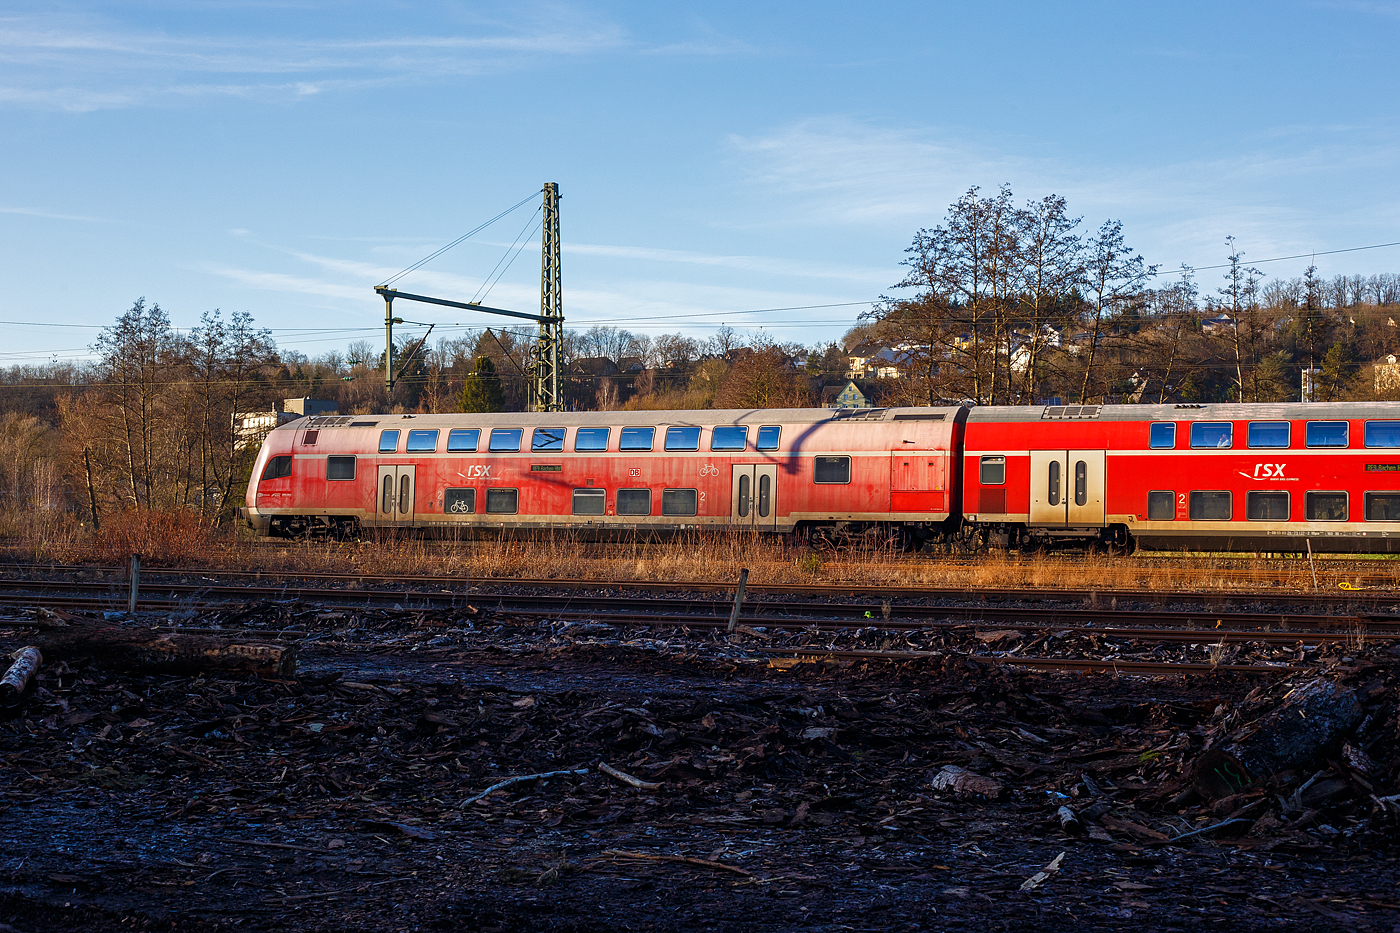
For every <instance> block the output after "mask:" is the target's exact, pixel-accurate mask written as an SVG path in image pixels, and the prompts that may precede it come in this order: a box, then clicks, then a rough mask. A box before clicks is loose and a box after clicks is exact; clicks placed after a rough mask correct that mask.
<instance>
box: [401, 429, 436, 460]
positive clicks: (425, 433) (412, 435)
mask: <svg viewBox="0 0 1400 933" xmlns="http://www.w3.org/2000/svg"><path fill="white" fill-rule="evenodd" d="M424 438H429V439H430V440H431V443H429V444H427V445H426V446H425V445H424ZM415 439H417V441H418V443H417V444H416V445H415V444H414V440H415ZM437 444H438V429H437V428H417V429H415V430H412V431H409V432H408V439H407V440H405V441H404V445H403V449H404V453H409V454H435V453H437Z"/></svg>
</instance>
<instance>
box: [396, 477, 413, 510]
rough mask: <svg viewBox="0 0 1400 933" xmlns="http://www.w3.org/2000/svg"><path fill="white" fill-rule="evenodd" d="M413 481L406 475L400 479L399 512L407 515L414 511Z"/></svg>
mask: <svg viewBox="0 0 1400 933" xmlns="http://www.w3.org/2000/svg"><path fill="white" fill-rule="evenodd" d="M412 494H413V480H411V479H409V478H408V474H407V473H405V474H404V475H403V476H400V477H399V511H400V512H403V513H404V514H407V513H409V512H412V511H413V500H412V498H410V497H411V496H412Z"/></svg>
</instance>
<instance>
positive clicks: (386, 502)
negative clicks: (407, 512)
mask: <svg viewBox="0 0 1400 933" xmlns="http://www.w3.org/2000/svg"><path fill="white" fill-rule="evenodd" d="M379 511H381V512H383V513H384V514H385V515H389V514H391V513H392V512H393V511H394V477H392V476H385V477H384V498H383V501H381V502H380V504H379Z"/></svg>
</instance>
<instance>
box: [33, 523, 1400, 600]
mask: <svg viewBox="0 0 1400 933" xmlns="http://www.w3.org/2000/svg"><path fill="white" fill-rule="evenodd" d="M5 530H7V531H8V532H9V534H7V535H6V536H5V537H6V538H7V539H8V541H9V543H10V544H11V546H12V547H13V548H14V550H15V551H17V552H20V553H22V555H23V556H24V557H25V558H26V559H34V560H53V561H59V562H66V563H95V564H105V565H112V564H118V563H123V562H125V560H126V559H127V558H128V557H129V555H130V554H131V553H133V552H136V553H140V554H141V555H142V557H143V560H144V561H145V562H146V564H147V565H148V566H152V567H157V566H166V567H171V566H181V567H192V568H198V567H207V568H211V569H230V570H235V569H236V570H244V569H247V570H270V571H301V572H307V573H362V574H410V575H420V574H432V575H439V574H441V575H452V576H461V577H464V578H467V579H471V580H488V579H491V580H596V581H599V582H619V583H623V582H629V581H638V582H649V583H678V584H684V583H716V582H718V583H732V582H733V581H734V580H735V579H736V578H737V576H738V572H739V568H741V567H747V568H749V571H750V577H749V579H750V581H751V582H752V583H753V584H756V585H758V584H765V583H769V584H773V583H788V584H801V583H812V584H858V585H873V586H891V587H894V586H899V587H917V586H934V587H953V588H957V589H961V590H964V591H966V592H969V593H976V592H977V591H979V590H990V589H1001V588H1007V589H1017V588H1032V589H1043V590H1054V589H1079V590H1085V589H1087V590H1091V591H1103V592H1102V597H1101V598H1100V599H1099V601H1100V604H1101V605H1102V604H1104V601H1105V600H1108V599H1111V598H1112V594H1113V592H1114V591H1119V590H1150V591H1153V592H1167V593H1170V592H1173V591H1181V592H1184V591H1202V590H1214V591H1230V590H1238V591H1257V590H1261V589H1272V590H1275V591H1280V590H1282V591H1297V592H1307V591H1310V590H1311V589H1312V577H1311V573H1310V571H1309V567H1308V562H1307V561H1306V560H1302V559H1292V560H1283V559H1269V560H1265V559H1255V558H1249V557H1238V556H1236V557H1228V556H1200V557H1192V558H1180V557H1175V558H1170V559H1162V558H1157V557H1153V556H1149V555H1140V556H1138V557H1135V558H1130V559H1126V558H1121V557H1109V556H1106V555H1096V554H1088V555H1084V554H1077V553H1065V554H1049V555H1044V554H1038V555H1026V556H1022V555H1019V554H1015V553H997V552H993V553H991V554H986V555H981V556H978V557H976V558H971V557H967V556H954V555H937V554H917V555H910V554H903V553H900V552H899V551H897V550H894V549H890V548H883V547H872V546H869V545H860V544H853V545H851V546H848V547H844V548H840V549H820V550H814V549H812V548H810V547H808V546H806V545H805V544H803V543H801V542H797V541H786V540H778V539H773V538H768V537H763V536H759V535H751V534H745V533H740V532H727V533H715V534H706V535H683V536H680V537H675V538H669V539H663V540H648V539H644V538H633V539H630V540H624V541H614V542H609V543H597V542H590V541H586V540H583V539H581V538H579V537H578V536H576V535H574V534H571V533H569V532H565V531H558V532H541V533H537V534H533V535H519V536H514V537H494V538H486V539H481V540H456V541H453V540H446V541H445V540H441V539H425V538H421V537H418V536H414V535H406V534H393V533H371V534H369V535H367V536H366V537H365V538H364V539H362V540H359V541H349V542H336V541H285V542H284V541H276V540H272V541H269V540H258V539H252V538H249V537H247V536H246V535H244V534H241V533H239V532H238V531H237V530H236V529H232V528H228V527H225V528H219V529H211V528H209V527H208V526H207V525H204V524H203V523H201V522H200V521H199V520H198V518H197V517H195V516H193V515H190V514H186V513H149V512H142V513H136V512H132V513H127V514H125V515H113V516H110V517H108V518H106V519H104V521H103V526H102V530H101V532H100V533H99V534H97V535H92V534H91V533H90V532H88V531H87V530H85V529H83V528H81V527H80V526H76V525H73V524H71V523H67V524H64V523H58V524H55V523H52V522H49V523H40V522H33V523H30V525H28V526H23V527H20V526H14V527H11V528H9V529H5ZM1326 564H1327V561H1321V560H1320V561H1318V567H1319V569H1318V574H1319V578H1320V580H1325V581H1327V582H1325V583H1324V584H1323V585H1324V586H1326V587H1328V588H1331V589H1336V588H1337V587H1338V585H1339V583H1341V582H1354V581H1357V580H1359V579H1360V577H1358V574H1357V571H1356V569H1355V565H1351V566H1350V567H1348V568H1341V567H1339V568H1338V569H1337V570H1329V569H1328V568H1327V566H1326ZM1365 574H1367V575H1382V577H1383V582H1382V583H1377V582H1375V580H1374V579H1373V580H1372V582H1371V583H1370V585H1369V587H1367V588H1371V589H1374V588H1375V587H1377V586H1379V585H1387V586H1393V585H1394V584H1395V583H1397V582H1400V561H1372V562H1369V564H1368V566H1367V568H1366V570H1365Z"/></svg>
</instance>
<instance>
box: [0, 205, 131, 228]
mask: <svg viewBox="0 0 1400 933" xmlns="http://www.w3.org/2000/svg"><path fill="white" fill-rule="evenodd" d="M0 214H23V215H24V216H26V217H43V218H45V219H47V220H77V221H81V222H83V223H90V224H110V223H114V221H111V220H108V219H107V218H105V217H88V216H87V215H85V214H60V213H58V212H56V211H41V210H37V209H36V208H32V207H0Z"/></svg>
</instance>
